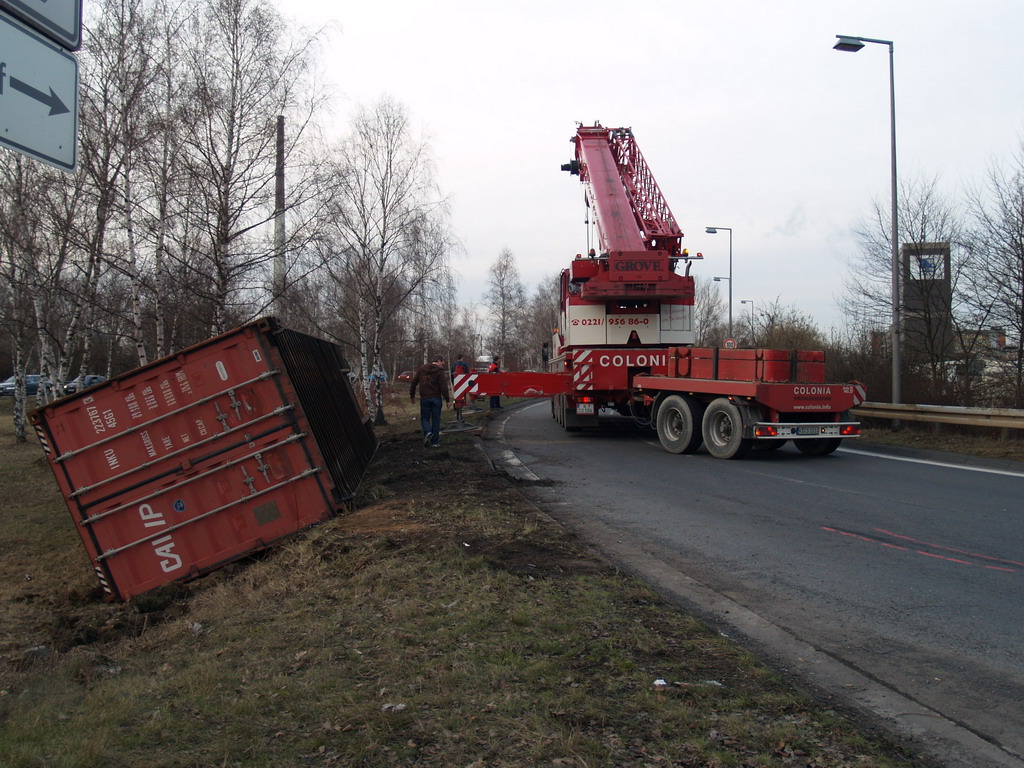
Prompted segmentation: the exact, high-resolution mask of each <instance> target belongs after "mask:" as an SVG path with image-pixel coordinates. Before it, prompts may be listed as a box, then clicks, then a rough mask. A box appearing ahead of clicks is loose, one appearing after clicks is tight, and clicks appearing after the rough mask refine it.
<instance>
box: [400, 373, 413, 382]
mask: <svg viewBox="0 0 1024 768" xmlns="http://www.w3.org/2000/svg"><path fill="white" fill-rule="evenodd" d="M398 380H399V381H412V371H402V372H401V373H400V374H398Z"/></svg>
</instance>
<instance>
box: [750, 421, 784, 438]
mask: <svg viewBox="0 0 1024 768" xmlns="http://www.w3.org/2000/svg"><path fill="white" fill-rule="evenodd" d="M778 435H779V430H777V429H776V428H775V427H772V426H769V425H767V424H761V425H759V426H757V427H754V437H778Z"/></svg>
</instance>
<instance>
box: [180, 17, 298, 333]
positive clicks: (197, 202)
mask: <svg viewBox="0 0 1024 768" xmlns="http://www.w3.org/2000/svg"><path fill="white" fill-rule="evenodd" d="M312 46H313V41H312V40H309V39H299V40H296V41H292V40H289V38H288V29H287V27H286V25H285V24H284V22H283V21H282V19H281V17H280V15H279V14H278V12H277V11H276V10H275V9H274V7H273V6H272V5H271V4H270V3H269V2H268V0H214V1H213V2H211V3H209V4H208V5H202V6H200V12H199V13H197V14H196V16H195V19H194V21H193V24H192V27H191V30H190V44H189V46H188V48H187V51H186V53H185V56H186V60H187V68H188V72H189V82H190V83H191V84H192V88H191V90H190V91H189V93H188V99H187V102H186V103H187V105H188V106H187V107H186V109H185V110H184V112H183V125H182V129H183V130H182V142H183V150H184V151H183V153H182V159H183V164H184V172H185V173H186V176H187V180H188V185H189V190H190V192H191V194H192V199H191V201H190V203H191V204H190V207H189V209H188V210H187V211H186V212H185V213H186V214H187V217H188V218H189V219H190V222H189V225H190V227H191V228H192V229H193V231H195V232H197V233H200V234H201V236H202V239H201V242H200V243H196V244H197V245H198V246H199V247H200V248H201V250H200V251H199V252H194V253H187V252H184V250H183V252H182V253H181V255H180V258H181V259H182V262H183V263H184V264H186V265H187V266H188V268H189V269H190V271H191V272H192V279H191V283H192V285H193V287H194V288H195V289H196V290H197V292H200V293H202V294H205V298H206V299H207V300H208V306H209V308H210V312H211V317H210V318H209V326H210V330H211V331H212V332H214V333H219V332H221V331H223V330H224V329H225V328H226V327H227V325H228V322H229V321H235V320H239V319H242V318H243V317H244V316H246V315H248V314H250V312H249V311H248V309H247V308H246V307H247V306H248V305H249V303H250V302H251V299H252V293H251V291H253V290H256V289H257V288H259V287H261V285H260V283H259V275H260V273H259V268H260V267H261V266H263V265H264V264H265V263H267V262H268V261H269V260H270V259H272V258H273V255H274V248H273V242H272V238H270V237H269V233H268V232H267V231H266V230H267V229H268V228H267V227H266V226H265V225H267V223H268V222H269V221H270V220H271V219H272V217H273V194H274V164H275V159H276V145H275V142H276V131H275V127H276V120H277V116H278V115H282V114H296V113H298V114H300V115H301V118H300V119H299V120H298V121H293V126H294V124H295V122H297V124H298V126H300V128H301V126H303V125H305V124H306V122H307V120H308V116H309V114H310V113H311V111H312V110H313V109H315V106H316V99H315V98H312V100H310V94H309V93H308V92H306V91H304V87H305V83H306V79H307V78H308V75H309V71H310V66H311V54H312ZM247 291H249V293H247Z"/></svg>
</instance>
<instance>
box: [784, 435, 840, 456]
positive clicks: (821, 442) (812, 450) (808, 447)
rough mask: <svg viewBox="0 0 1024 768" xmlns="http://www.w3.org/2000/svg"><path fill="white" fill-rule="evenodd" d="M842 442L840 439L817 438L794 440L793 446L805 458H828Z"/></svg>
mask: <svg viewBox="0 0 1024 768" xmlns="http://www.w3.org/2000/svg"><path fill="white" fill-rule="evenodd" d="M841 442H842V440H841V439H840V438H838V437H815V438H812V439H810V440H794V441H793V445H795V446H796V448H797V450H798V451H800V453H802V454H803V455H804V456H828V455H829V454H830V453H832V452H833V451H835V449H836V448H838V447H839V443H841Z"/></svg>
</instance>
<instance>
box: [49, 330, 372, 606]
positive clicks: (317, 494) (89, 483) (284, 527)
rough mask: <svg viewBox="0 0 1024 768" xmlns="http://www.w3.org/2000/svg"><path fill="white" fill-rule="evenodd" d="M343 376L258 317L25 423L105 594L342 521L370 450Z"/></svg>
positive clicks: (300, 337)
mask: <svg viewBox="0 0 1024 768" xmlns="http://www.w3.org/2000/svg"><path fill="white" fill-rule="evenodd" d="M348 373H349V366H348V363H347V362H346V361H345V358H344V357H343V355H342V354H341V350H340V348H339V347H338V346H337V345H335V344H331V343H329V342H326V341H323V340H321V339H317V338H314V337H312V336H307V335H305V334H302V333H298V332H296V331H292V330H289V329H286V328H283V327H281V326H280V325H279V324H278V323H277V321H276V320H274V319H273V318H264V319H262V320H259V321H256V322H253V323H249V324H247V325H244V326H241V327H239V328H236V329H234V330H232V331H229V332H227V333H225V334H222V335H220V336H217V337H215V338H213V339H210V340H209V341H206V342H203V343H201V344H197V345H195V346H193V347H189V348H188V349H185V350H183V351H181V352H179V353H177V354H176V355H172V356H169V357H166V358H163V359H162V360H157V361H155V362H153V363H150V364H149V365H146V366H143V367H141V368H136V369H135V370H132V371H128V372H127V373H124V374H122V375H120V376H117V377H115V378H113V379H111V380H109V381H106V382H104V383H102V384H101V385H98V386H95V387H92V388H90V389H87V390H83V391H81V392H78V393H75V394H73V395H70V396H68V397H65V398H62V399H60V400H57V401H55V402H53V403H51V404H49V405H47V406H44V407H42V408H39V409H37V410H35V411H33V412H32V414H31V420H32V423H33V424H34V426H35V428H36V432H37V434H38V435H39V440H40V442H41V444H42V446H43V450H44V451H45V453H46V456H47V459H48V461H49V463H50V466H51V468H52V469H53V473H54V475H55V477H56V478H57V484H58V485H59V486H60V490H61V492H62V493H63V494H64V497H65V499H66V501H67V505H68V509H69V510H70V512H71V516H72V518H73V519H74V522H75V525H76V527H77V529H78V532H79V534H80V535H81V537H82V541H83V543H84V544H85V548H86V550H87V552H88V554H89V557H90V559H91V560H92V563H93V565H94V567H95V569H96V572H97V574H98V575H99V579H100V583H101V585H102V586H103V589H104V590H105V591H106V592H108V593H109V594H110V595H111V596H113V597H115V598H119V599H128V598H130V597H132V596H134V595H138V594H140V593H142V592H146V591H148V590H150V589H154V588H156V587H158V586H161V585H163V584H166V583H168V582H171V581H181V580H185V579H189V578H192V577H194V576H198V575H200V574H203V573H206V572H209V571H211V570H214V569H216V568H218V567H220V566H222V565H225V564H226V563H229V562H231V561H234V560H237V559H239V558H241V557H243V556H245V555H247V554H249V553H251V552H254V551H256V550H259V549H263V548H265V547H267V546H268V545H270V544H272V543H273V542H275V541H277V540H279V539H281V538H283V537H285V536H288V535H290V534H293V533H295V532H297V531H299V530H301V529H303V528H306V527H308V526H310V525H313V524H315V523H318V522H321V521H323V520H326V519H327V518H329V517H331V516H332V515H333V514H334V513H335V512H336V511H337V510H339V509H341V508H343V507H344V506H345V505H346V503H347V502H349V501H350V500H351V499H352V498H353V497H354V495H355V493H356V489H357V487H358V485H359V481H360V479H361V478H362V475H363V473H364V472H365V470H366V467H367V466H368V465H369V463H370V460H371V459H372V458H373V454H374V452H375V450H376V448H377V439H376V437H375V435H374V433H373V428H372V427H371V425H370V422H369V419H368V418H366V417H365V416H364V415H363V412H362V409H361V407H360V405H359V402H358V400H357V398H356V395H355V392H354V391H353V388H352V384H351V382H350V381H349V377H348Z"/></svg>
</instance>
